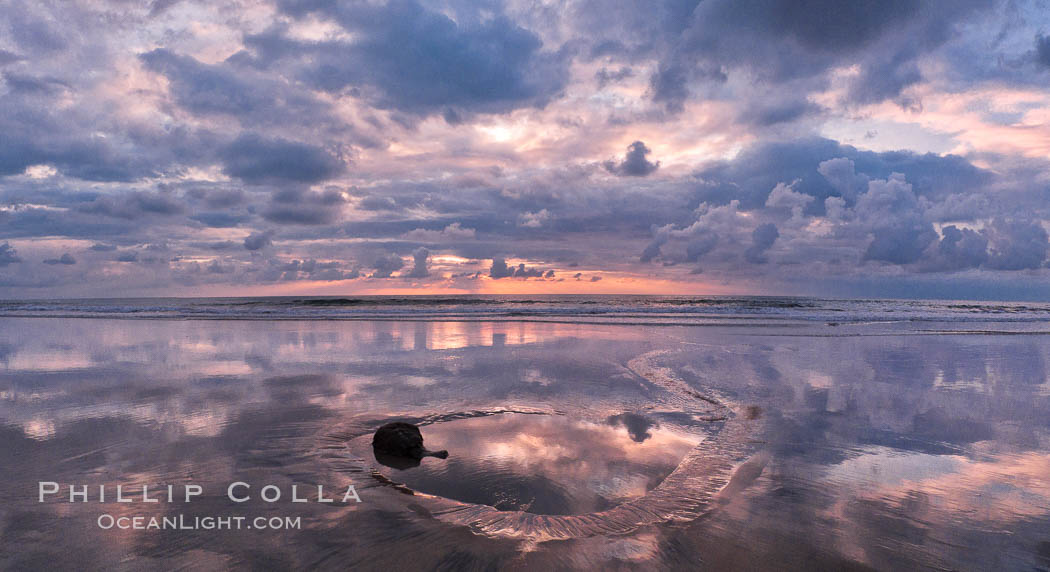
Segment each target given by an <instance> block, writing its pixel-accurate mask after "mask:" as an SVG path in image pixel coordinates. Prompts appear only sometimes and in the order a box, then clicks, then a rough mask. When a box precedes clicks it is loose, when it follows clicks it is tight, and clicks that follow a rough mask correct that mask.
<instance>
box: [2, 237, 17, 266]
mask: <svg viewBox="0 0 1050 572" xmlns="http://www.w3.org/2000/svg"><path fill="white" fill-rule="evenodd" d="M18 262H22V259H21V258H20V257H19V256H18V251H17V250H15V248H14V247H13V246H11V245H10V244H8V243H6V242H5V243H3V244H0V266H7V265H8V264H15V263H18Z"/></svg>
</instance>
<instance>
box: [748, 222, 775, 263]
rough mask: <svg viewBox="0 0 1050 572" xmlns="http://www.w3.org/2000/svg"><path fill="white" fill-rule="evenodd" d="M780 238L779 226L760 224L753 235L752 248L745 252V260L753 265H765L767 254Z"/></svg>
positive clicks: (769, 223)
mask: <svg viewBox="0 0 1050 572" xmlns="http://www.w3.org/2000/svg"><path fill="white" fill-rule="evenodd" d="M779 237H780V233H779V232H778V231H777V226H776V225H775V224H773V223H771V222H767V223H765V224H760V225H758V226H757V227H755V230H754V231H752V233H751V246H750V247H749V248H748V249H747V250H746V251H744V258H745V259H746V260H747V261H748V262H750V263H752V264H765V263H766V262H767V259H766V256H765V252H766V251H767V250H769V249H770V247H772V246H773V242H774V241H776V239H777V238H779Z"/></svg>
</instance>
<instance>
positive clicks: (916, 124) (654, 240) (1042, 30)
mask: <svg viewBox="0 0 1050 572" xmlns="http://www.w3.org/2000/svg"><path fill="white" fill-rule="evenodd" d="M1048 219H1050V5H1048V3H1047V2H1044V1H1035V0H1032V1H1023V0H1017V1H1014V0H1009V1H1005V2H1004V1H984V0H953V1H951V2H948V1H923V0H880V1H867V0H857V1H853V2H841V1H840V0H796V1H790V2H789V1H776V0H733V1H730V0H701V1H699V2H696V1H684V0H652V1H646V2H627V1H622V0H619V1H603V0H549V1H541V2H532V1H529V2H525V1H518V0H505V1H504V0H481V1H468V0H444V1H428V0H391V1H387V2H382V1H356V0H341V1H331V2H326V1H322V0H258V1H257V0H234V1H230V2H197V1H193V0H154V1H153V2H152V3H149V2H133V1H130V0H108V1H103V0H90V1H89V0H38V1H32V2H28V1H20V0H0V297H2V298H50V297H97V296H107V297H109V296H236V295H315V294H316V295H321V294H410V293H419V294H440V293H449V294H454V293H464V294H469V293H520V294H530V293H559V294H569V293H579V294H597V293H638V294H698V295H699V294H758V295H812V296H841V297H850V296H858V297H933V298H982V299H1050V269H1048V256H1047V255H1048V247H1050V244H1048V239H1047V236H1048V235H1047V229H1050V225H1048Z"/></svg>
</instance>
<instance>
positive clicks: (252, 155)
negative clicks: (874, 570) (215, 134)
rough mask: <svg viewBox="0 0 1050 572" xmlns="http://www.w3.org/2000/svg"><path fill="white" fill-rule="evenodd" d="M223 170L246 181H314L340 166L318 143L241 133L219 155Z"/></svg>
mask: <svg viewBox="0 0 1050 572" xmlns="http://www.w3.org/2000/svg"><path fill="white" fill-rule="evenodd" d="M219 157H220V159H221V160H222V164H223V171H224V172H225V173H226V174H227V175H230V176H231V177H237V178H239V179H241V180H243V181H244V182H246V183H250V184H263V183H317V182H320V181H323V180H326V179H330V178H332V177H334V176H336V175H338V174H340V173H342V172H343V170H344V164H343V162H342V161H340V160H339V159H338V158H337V157H335V156H333V155H332V154H330V153H329V152H327V151H325V150H324V149H322V148H320V147H316V146H314V145H308V144H306V143H299V142H296V141H289V140H286V139H281V138H264V137H263V136H261V135H258V134H256V133H245V134H242V135H241V136H240V137H238V138H237V139H236V140H235V141H233V142H232V143H230V144H229V145H227V146H226V147H225V148H224V149H223V150H222V151H221V153H220V155H219Z"/></svg>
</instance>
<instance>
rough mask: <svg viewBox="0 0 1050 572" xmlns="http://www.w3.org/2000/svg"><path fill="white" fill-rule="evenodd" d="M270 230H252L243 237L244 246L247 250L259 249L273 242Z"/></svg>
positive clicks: (272, 233)
mask: <svg viewBox="0 0 1050 572" xmlns="http://www.w3.org/2000/svg"><path fill="white" fill-rule="evenodd" d="M273 235H274V232H273V231H272V230H266V231H262V232H253V233H251V234H249V235H248V236H247V238H245V239H244V248H246V249H248V250H260V249H263V248H266V247H267V246H270V245H271V244H273Z"/></svg>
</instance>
